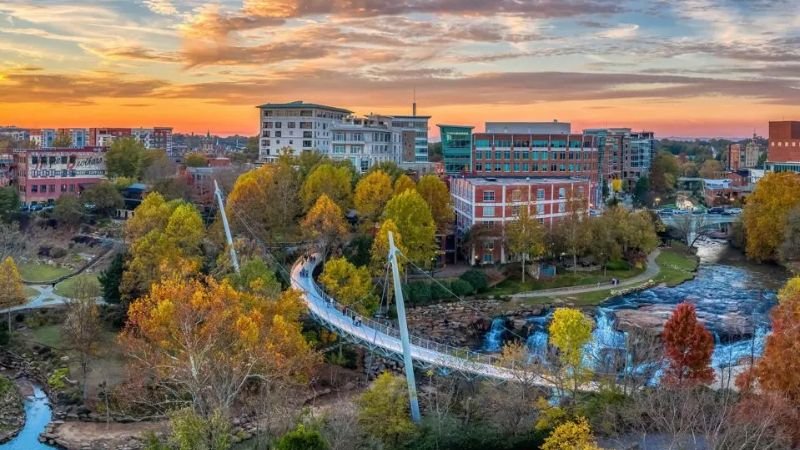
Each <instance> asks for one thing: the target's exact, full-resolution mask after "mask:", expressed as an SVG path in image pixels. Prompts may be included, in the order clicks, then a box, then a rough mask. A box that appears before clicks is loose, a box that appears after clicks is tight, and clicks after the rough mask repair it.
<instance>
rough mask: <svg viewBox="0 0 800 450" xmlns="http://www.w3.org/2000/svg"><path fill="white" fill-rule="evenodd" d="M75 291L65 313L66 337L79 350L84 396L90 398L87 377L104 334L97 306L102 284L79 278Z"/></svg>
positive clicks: (64, 332) (75, 349)
mask: <svg viewBox="0 0 800 450" xmlns="http://www.w3.org/2000/svg"><path fill="white" fill-rule="evenodd" d="M74 291H75V294H74V295H73V296H72V297H71V298H70V299H68V300H67V302H66V306H67V311H66V314H65V316H64V324H63V327H62V328H63V336H64V338H65V339H66V341H67V342H68V343H69V345H70V347H71V348H72V349H73V350H74V351H75V352H77V353H78V363H79V364H80V366H81V380H82V381H83V388H82V391H83V399H84V401H85V400H86V387H87V385H86V382H87V381H86V380H87V376H86V374H87V372H88V368H89V362H90V361H91V359H92V357H93V356H94V355H95V354H96V353H97V342H98V338H99V337H100V331H101V325H100V312H99V310H98V308H97V297H99V296H100V287H99V286H98V284H97V282H96V281H94V280H91V279H88V278H83V277H78V278H77V279H76V280H75V289H74Z"/></svg>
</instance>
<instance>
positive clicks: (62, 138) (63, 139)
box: [52, 130, 72, 148]
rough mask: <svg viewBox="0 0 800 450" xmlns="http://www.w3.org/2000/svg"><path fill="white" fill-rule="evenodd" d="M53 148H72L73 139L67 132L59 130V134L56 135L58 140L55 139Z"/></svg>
mask: <svg viewBox="0 0 800 450" xmlns="http://www.w3.org/2000/svg"><path fill="white" fill-rule="evenodd" d="M52 146H53V147H55V148H69V147H72V138H71V137H70V136H69V133H67V132H66V131H65V130H59V131H58V133H56V138H55V139H53V144H52Z"/></svg>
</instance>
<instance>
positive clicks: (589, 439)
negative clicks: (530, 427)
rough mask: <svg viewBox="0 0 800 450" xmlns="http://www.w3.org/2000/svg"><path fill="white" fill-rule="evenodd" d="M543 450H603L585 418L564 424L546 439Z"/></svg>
mask: <svg viewBox="0 0 800 450" xmlns="http://www.w3.org/2000/svg"><path fill="white" fill-rule="evenodd" d="M541 448H542V450H602V449H601V448H600V447H598V446H597V442H596V441H595V439H594V436H593V435H592V429H591V427H590V426H589V422H588V421H587V420H586V418H585V417H581V418H579V419H577V420H575V421H568V422H564V423H562V424H561V425H559V426H557V427H556V428H555V430H553V432H552V433H550V436H548V437H547V439H545V441H544V444H543V445H542V447H541Z"/></svg>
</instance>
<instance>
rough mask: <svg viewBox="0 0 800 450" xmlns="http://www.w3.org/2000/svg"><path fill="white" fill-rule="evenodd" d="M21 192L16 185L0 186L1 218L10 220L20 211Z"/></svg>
mask: <svg viewBox="0 0 800 450" xmlns="http://www.w3.org/2000/svg"><path fill="white" fill-rule="evenodd" d="M19 206H20V203H19V193H18V192H17V189H16V187H14V186H6V187H3V188H0V219H2V220H4V221H6V222H8V221H10V220H11V218H12V217H13V216H14V213H16V212H17V211H19Z"/></svg>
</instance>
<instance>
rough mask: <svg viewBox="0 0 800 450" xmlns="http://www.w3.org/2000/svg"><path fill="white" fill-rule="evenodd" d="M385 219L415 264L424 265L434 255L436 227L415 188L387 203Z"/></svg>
mask: <svg viewBox="0 0 800 450" xmlns="http://www.w3.org/2000/svg"><path fill="white" fill-rule="evenodd" d="M384 217H385V218H386V219H391V220H392V222H394V224H395V225H396V226H397V230H398V231H399V232H400V235H401V236H403V244H404V245H405V246H406V249H407V253H404V254H405V255H406V257H408V259H410V260H411V261H413V262H414V263H415V264H417V265H419V266H424V265H425V264H427V263H428V262H429V261H430V260H431V258H432V257H433V256H434V255H435V254H436V224H435V223H434V221H433V217H432V216H431V210H430V208H428V204H427V203H426V202H425V200H424V199H423V198H422V196H420V195H419V192H417V190H416V189H407V190H405V191H404V192H403V193H401V194H399V195H396V196H395V197H394V198H392V199H391V200H389V203H387V204H386V210H385V211H384Z"/></svg>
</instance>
